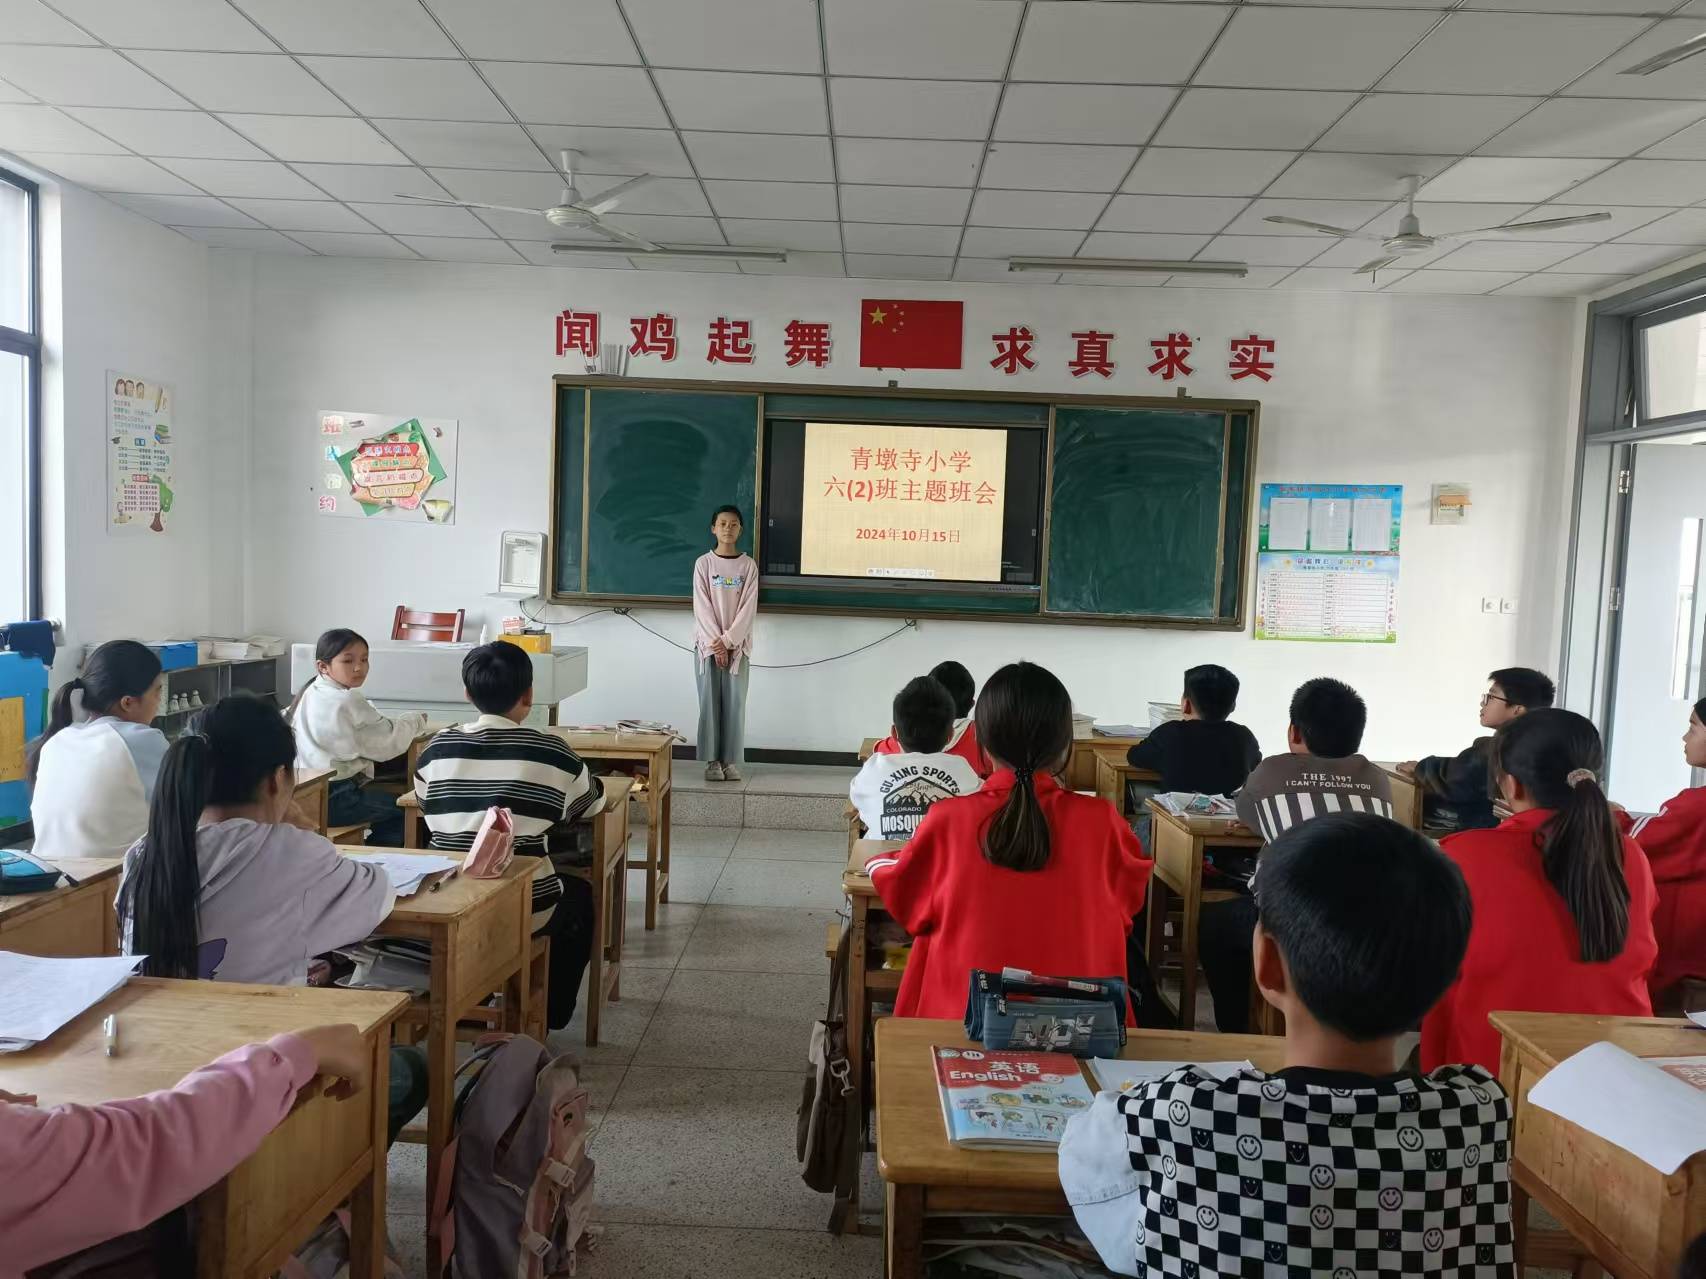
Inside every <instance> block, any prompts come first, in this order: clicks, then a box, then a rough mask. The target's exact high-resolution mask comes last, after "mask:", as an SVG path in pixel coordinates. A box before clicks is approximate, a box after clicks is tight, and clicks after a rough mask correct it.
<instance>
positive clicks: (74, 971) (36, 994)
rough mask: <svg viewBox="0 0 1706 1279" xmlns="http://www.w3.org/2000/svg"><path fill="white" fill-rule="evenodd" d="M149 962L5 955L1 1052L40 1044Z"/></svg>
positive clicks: (0, 967) (0, 955) (1, 963)
mask: <svg viewBox="0 0 1706 1279" xmlns="http://www.w3.org/2000/svg"><path fill="white" fill-rule="evenodd" d="M144 958H145V957H144V956H142V955H116V956H114V955H107V956H102V957H100V958H96V959H43V958H42V957H40V956H38V955H19V954H15V953H13V952H12V951H0V1051H3V1052H16V1051H17V1050H18V1049H20V1048H28V1047H29V1046H30V1045H31V1044H34V1043H40V1042H41V1041H42V1040H44V1039H46V1038H47V1037H48V1036H49V1035H51V1034H53V1032H54V1031H56V1030H58V1029H59V1028H60V1027H61V1026H63V1025H65V1024H66V1023H67V1022H69V1021H72V1020H74V1019H75V1018H77V1017H79V1016H81V1015H82V1014H83V1013H84V1012H86V1011H87V1010H88V1009H89V1008H91V1007H92V1006H93V1005H95V1004H98V1003H100V1002H101V1000H103V999H105V998H106V997H107V996H108V995H110V994H112V993H113V991H115V990H117V989H118V988H119V987H120V986H122V985H124V983H125V981H126V979H127V978H129V976H130V975H131V973H133V972H135V971H136V966H137V965H138V964H140V963H141V962H142V961H143V959H144Z"/></svg>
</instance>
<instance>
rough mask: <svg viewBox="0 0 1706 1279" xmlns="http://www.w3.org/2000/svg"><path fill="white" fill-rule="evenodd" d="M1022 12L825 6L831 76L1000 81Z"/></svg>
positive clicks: (861, 3)
mask: <svg viewBox="0 0 1706 1279" xmlns="http://www.w3.org/2000/svg"><path fill="white" fill-rule="evenodd" d="M1023 7H1024V6H1023V5H1021V4H1019V3H1018V0H929V3H928V4H919V3H917V0H824V4H823V26H824V37H825V45H826V48H827V49H828V57H829V70H830V72H831V73H832V74H834V75H876V76H902V77H908V78H912V79H918V80H926V79H930V78H932V77H940V78H942V79H945V80H999V79H1001V76H1002V73H1003V72H1005V71H1006V69H1007V60H1008V57H1009V56H1010V55H1011V53H1012V50H1013V38H1014V36H1015V35H1016V34H1017V32H1018V29H1019V14H1020V12H1021V10H1022V9H1023Z"/></svg>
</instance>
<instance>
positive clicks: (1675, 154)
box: [1642, 123, 1706, 160]
mask: <svg viewBox="0 0 1706 1279" xmlns="http://www.w3.org/2000/svg"><path fill="white" fill-rule="evenodd" d="M1642 155H1643V156H1644V157H1646V158H1648V159H1653V160H1706V123H1702V124H1693V125H1690V126H1689V127H1688V128H1686V129H1683V130H1682V131H1681V132H1679V133H1677V134H1676V135H1675V136H1674V137H1669V138H1666V139H1665V140H1664V141H1663V142H1659V143H1656V144H1655V145H1653V146H1650V147H1648V148H1647V149H1646V150H1645V151H1644V152H1642Z"/></svg>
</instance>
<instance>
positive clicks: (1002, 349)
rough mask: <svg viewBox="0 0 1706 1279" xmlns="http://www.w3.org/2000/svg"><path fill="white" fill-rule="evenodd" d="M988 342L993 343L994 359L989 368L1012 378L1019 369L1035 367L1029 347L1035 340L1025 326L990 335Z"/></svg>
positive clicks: (1019, 325)
mask: <svg viewBox="0 0 1706 1279" xmlns="http://www.w3.org/2000/svg"><path fill="white" fill-rule="evenodd" d="M989 340H990V341H991V342H993V343H995V358H994V359H993V360H991V361H990V362H989V367H990V368H992V369H1000V370H1001V371H1002V372H1003V373H1005V374H1006V375H1007V376H1008V377H1012V376H1013V375H1014V374H1015V373H1017V372H1018V371H1019V370H1020V369H1021V368H1025V369H1034V368H1036V367H1037V362H1036V361H1035V360H1033V359H1032V358H1031V346H1032V344H1033V343H1035V342H1036V340H1037V339H1036V336H1035V335H1034V334H1033V333H1032V332H1031V330H1030V329H1029V328H1027V327H1026V326H1025V325H1023V324H1016V325H1014V326H1013V327H1012V328H1010V329H1008V330H1007V332H1005V333H992V334H990V335H989Z"/></svg>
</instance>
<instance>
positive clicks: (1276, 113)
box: [1155, 89, 1356, 151]
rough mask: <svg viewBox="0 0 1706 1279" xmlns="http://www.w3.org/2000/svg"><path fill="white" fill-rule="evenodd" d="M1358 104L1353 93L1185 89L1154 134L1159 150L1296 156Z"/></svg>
mask: <svg viewBox="0 0 1706 1279" xmlns="http://www.w3.org/2000/svg"><path fill="white" fill-rule="evenodd" d="M1355 101H1356V94H1354V93H1288V92H1281V91H1279V90H1273V89H1187V90H1185V92H1184V94H1183V95H1182V96H1181V97H1180V98H1179V104H1178V105H1177V106H1176V107H1174V108H1173V114H1172V115H1170V116H1168V117H1167V123H1166V124H1164V125H1162V126H1161V128H1160V131H1159V132H1157V133H1156V135H1155V142H1156V144H1157V145H1158V146H1167V147H1257V148H1264V149H1277V150H1289V151H1297V150H1301V149H1302V148H1304V147H1307V146H1308V145H1309V144H1310V143H1311V142H1312V141H1314V139H1315V138H1316V136H1317V135H1319V134H1320V133H1321V132H1322V131H1323V130H1324V129H1326V127H1327V126H1328V125H1330V124H1332V123H1333V121H1334V120H1336V119H1338V117H1339V115H1340V114H1341V113H1342V112H1343V111H1344V110H1345V108H1346V107H1348V106H1350V105H1351V103H1353V102H1355Z"/></svg>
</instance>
